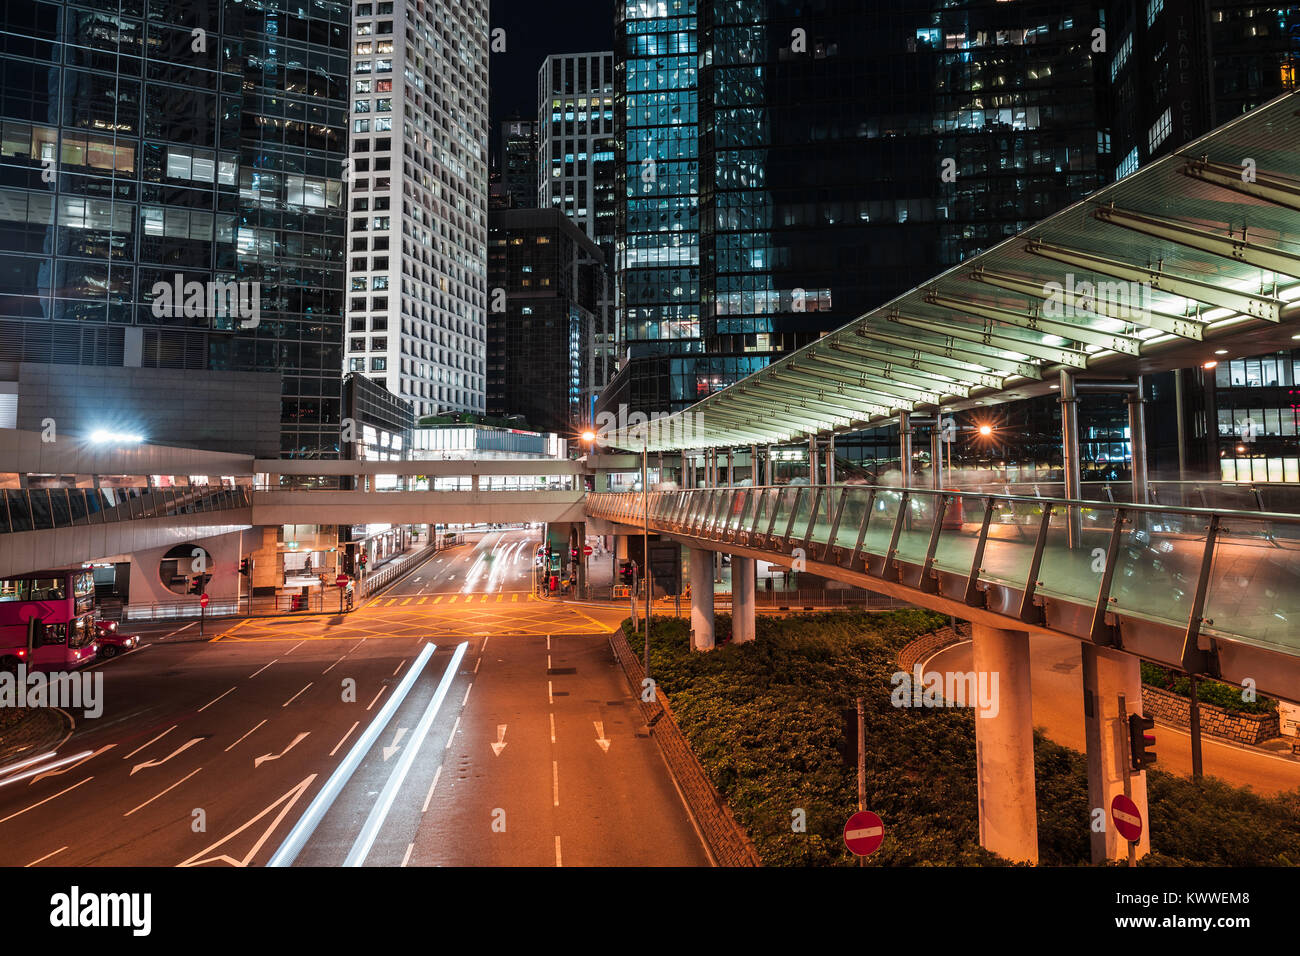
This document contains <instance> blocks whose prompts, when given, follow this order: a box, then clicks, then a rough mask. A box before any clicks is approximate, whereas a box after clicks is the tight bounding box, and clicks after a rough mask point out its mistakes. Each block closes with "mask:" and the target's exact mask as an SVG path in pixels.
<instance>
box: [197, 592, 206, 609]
mask: <svg viewBox="0 0 1300 956" xmlns="http://www.w3.org/2000/svg"><path fill="white" fill-rule="evenodd" d="M207 606H208V596H207V595H206V594H204V595H203V596H202V597H200V598H199V607H207Z"/></svg>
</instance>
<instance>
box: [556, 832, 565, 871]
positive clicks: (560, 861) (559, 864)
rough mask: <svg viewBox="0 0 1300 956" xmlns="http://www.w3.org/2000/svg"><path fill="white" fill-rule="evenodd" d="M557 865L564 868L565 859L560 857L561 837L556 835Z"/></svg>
mask: <svg viewBox="0 0 1300 956" xmlns="http://www.w3.org/2000/svg"><path fill="white" fill-rule="evenodd" d="M555 865H556V866H561V867H562V866H564V859H563V857H561V856H560V835H559V834H558V833H557V834H555Z"/></svg>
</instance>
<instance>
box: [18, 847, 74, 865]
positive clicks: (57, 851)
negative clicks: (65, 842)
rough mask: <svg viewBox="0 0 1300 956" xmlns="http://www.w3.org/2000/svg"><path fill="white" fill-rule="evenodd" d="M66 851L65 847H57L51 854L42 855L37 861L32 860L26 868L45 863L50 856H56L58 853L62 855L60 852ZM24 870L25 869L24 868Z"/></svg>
mask: <svg viewBox="0 0 1300 956" xmlns="http://www.w3.org/2000/svg"><path fill="white" fill-rule="evenodd" d="M66 849H67V847H66V846H61V847H59V848H58V849H57V850H55V851H54V852H53V853H47V854H45V855H44V856H43V857H41V858H40V859H39V860H32V862H30V863H28V864H27V866H35V865H36V864H37V863H44V862H45V861H46V860H48V859H49V858H50V857H52V856H58V855H59V854H60V853H62V852H63V851H64V850H66ZM24 869H26V867H24Z"/></svg>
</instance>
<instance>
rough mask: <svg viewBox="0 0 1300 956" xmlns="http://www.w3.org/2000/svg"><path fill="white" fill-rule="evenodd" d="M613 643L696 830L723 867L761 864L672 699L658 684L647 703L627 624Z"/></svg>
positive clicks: (611, 636)
mask: <svg viewBox="0 0 1300 956" xmlns="http://www.w3.org/2000/svg"><path fill="white" fill-rule="evenodd" d="M609 644H610V647H611V648H612V649H613V651H614V656H615V657H616V658H617V659H618V662H619V664H620V665H621V666H622V668H623V674H624V676H625V677H626V678H627V682H628V686H629V687H630V688H631V690H632V695H633V697H635V698H636V700H637V703H638V705H639V706H640V708H641V715H642V717H644V718H645V722H646V726H648V727H649V728H650V736H652V737H653V738H654V740H655V743H657V744H658V745H659V752H660V754H661V755H662V756H663V760H664V764H665V765H666V766H667V767H668V772H669V774H670V775H671V776H672V778H673V782H674V783H675V784H676V786H677V790H678V792H679V793H680V794H681V795H682V798H683V800H684V801H685V803H686V809H687V811H688V812H689V813H690V815H691V818H692V822H693V823H694V824H695V828H696V830H697V831H698V832H699V834H700V835H701V837H703V840H704V845H705V849H706V850H707V851H708V853H709V856H710V857H711V858H712V859H713V861H714V863H715V865H718V866H762V865H763V864H762V860H761V859H760V858H759V856H758V851H757V850H756V849H755V848H754V844H753V842H752V841H751V840H750V839H749V834H748V833H746V832H745V828H744V827H742V826H741V825H740V823H739V822H738V821H737V820H736V818H735V816H734V815H733V814H732V812H731V808H730V807H729V806H727V802H726V801H725V800H723V799H722V795H721V794H719V793H718V791H717V790H716V789H715V788H714V786H713V783H712V781H710V780H709V777H708V774H706V773H705V771H704V766H703V765H702V764H701V763H700V761H699V758H698V757H696V756H695V752H694V751H693V750H692V749H691V745H690V743H689V742H687V740H686V736H685V735H684V734H683V733H682V731H681V728H680V727H679V726H678V725H677V719H676V718H675V717H674V716H673V712H672V710H671V708H670V707H669V704H668V700H667V698H666V697H664V696H663V693H662V692H661V691H660V690H659V688H658V686H657V685H656V687H655V700H654V702H653V703H647V702H646V701H644V700H642V699H641V681H642V680H643V679H644V676H645V671H644V670H643V669H642V667H641V664H640V662H639V661H638V660H637V658H636V655H635V654H633V653H632V648H631V646H630V645H629V644H628V642H627V635H626V634H625V633H624V632H623V629H622V627H619V629H618V630H616V631H614V632H613V633H612V634H610V636H609Z"/></svg>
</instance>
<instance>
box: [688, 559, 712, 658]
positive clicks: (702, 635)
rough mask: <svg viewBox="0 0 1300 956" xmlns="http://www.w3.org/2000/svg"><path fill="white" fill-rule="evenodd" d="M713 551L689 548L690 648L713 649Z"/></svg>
mask: <svg viewBox="0 0 1300 956" xmlns="http://www.w3.org/2000/svg"><path fill="white" fill-rule="evenodd" d="M713 558H714V552H712V551H705V550H704V549H703V548H691V650H693V651H711V650H713V563H714V562H713Z"/></svg>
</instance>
